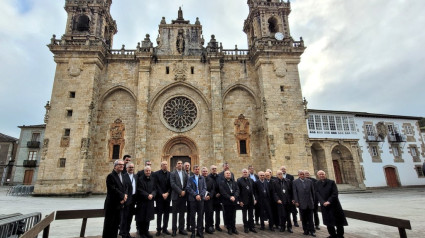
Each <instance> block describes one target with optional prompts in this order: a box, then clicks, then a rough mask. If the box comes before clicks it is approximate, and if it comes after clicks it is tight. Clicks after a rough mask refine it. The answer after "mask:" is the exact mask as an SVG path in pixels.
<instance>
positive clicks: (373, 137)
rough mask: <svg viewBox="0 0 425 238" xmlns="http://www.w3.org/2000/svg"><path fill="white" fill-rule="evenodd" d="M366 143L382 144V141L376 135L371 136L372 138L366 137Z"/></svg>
mask: <svg viewBox="0 0 425 238" xmlns="http://www.w3.org/2000/svg"><path fill="white" fill-rule="evenodd" d="M366 141H367V142H382V141H384V140H383V139H382V138H381V137H379V136H378V135H373V136H367V137H366Z"/></svg>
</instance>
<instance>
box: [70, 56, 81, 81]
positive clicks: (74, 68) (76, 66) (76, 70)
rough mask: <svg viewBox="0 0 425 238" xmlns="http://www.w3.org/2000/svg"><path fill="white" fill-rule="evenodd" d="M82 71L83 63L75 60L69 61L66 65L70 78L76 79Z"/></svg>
mask: <svg viewBox="0 0 425 238" xmlns="http://www.w3.org/2000/svg"><path fill="white" fill-rule="evenodd" d="M81 71H83V63H81V62H80V61H79V60H77V59H71V60H70V61H69V63H68V73H69V75H70V76H72V77H77V76H79V75H80V74H81Z"/></svg>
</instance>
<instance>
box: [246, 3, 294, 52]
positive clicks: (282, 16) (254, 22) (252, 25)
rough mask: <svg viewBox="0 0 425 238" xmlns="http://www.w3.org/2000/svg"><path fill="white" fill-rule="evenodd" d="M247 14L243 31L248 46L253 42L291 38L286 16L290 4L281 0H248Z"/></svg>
mask: <svg viewBox="0 0 425 238" xmlns="http://www.w3.org/2000/svg"><path fill="white" fill-rule="evenodd" d="M247 3H248V6H249V14H248V17H247V19H246V20H245V23H244V28H243V31H244V32H245V33H246V34H247V37H248V46H249V48H251V47H252V46H254V44H255V42H256V41H258V40H260V41H268V40H278V41H282V40H283V39H285V38H286V39H289V38H290V37H291V34H290V31H289V24H288V15H289V13H290V12H291V3H290V2H289V1H288V2H284V1H283V0H248V2H247Z"/></svg>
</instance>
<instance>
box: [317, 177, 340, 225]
mask: <svg viewBox="0 0 425 238" xmlns="http://www.w3.org/2000/svg"><path fill="white" fill-rule="evenodd" d="M316 196H317V200H318V201H319V203H320V206H321V209H322V218H323V224H325V225H327V226H337V225H342V226H347V225H348V223H347V219H346V218H345V214H344V211H343V210H342V206H341V203H340V202H339V199H338V188H337V187H336V184H335V181H333V180H330V179H325V180H323V181H321V180H319V181H318V182H317V183H316ZM325 202H330V205H328V206H326V207H325V206H323V203H325Z"/></svg>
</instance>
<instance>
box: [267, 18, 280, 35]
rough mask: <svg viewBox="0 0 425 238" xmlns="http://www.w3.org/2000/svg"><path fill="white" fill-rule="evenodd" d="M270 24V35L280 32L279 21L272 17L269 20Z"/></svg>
mask: <svg viewBox="0 0 425 238" xmlns="http://www.w3.org/2000/svg"><path fill="white" fill-rule="evenodd" d="M268 23H269V31H270V33H276V32H278V31H279V28H278V26H277V20H276V18H274V17H270V18H269V20H268Z"/></svg>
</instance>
